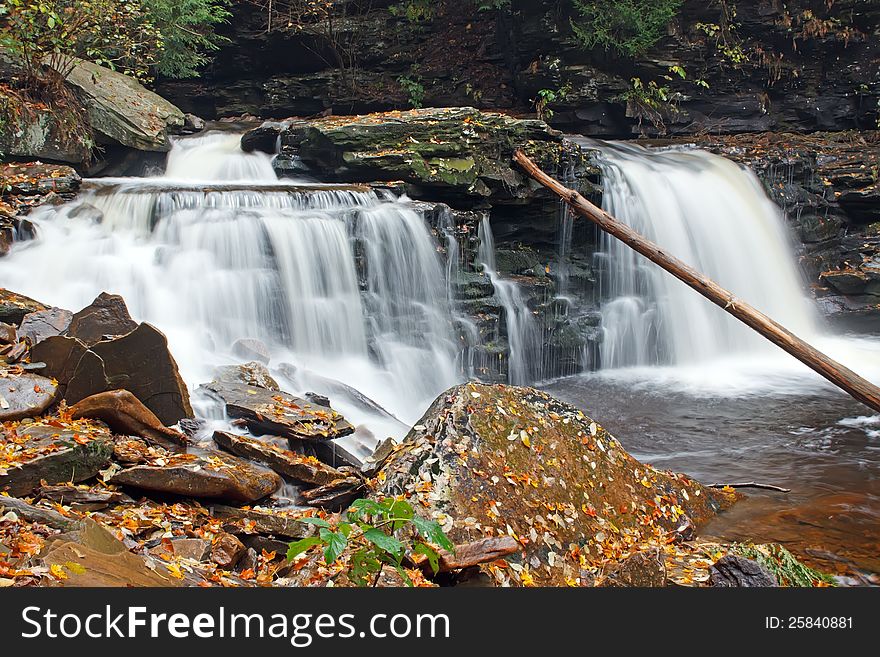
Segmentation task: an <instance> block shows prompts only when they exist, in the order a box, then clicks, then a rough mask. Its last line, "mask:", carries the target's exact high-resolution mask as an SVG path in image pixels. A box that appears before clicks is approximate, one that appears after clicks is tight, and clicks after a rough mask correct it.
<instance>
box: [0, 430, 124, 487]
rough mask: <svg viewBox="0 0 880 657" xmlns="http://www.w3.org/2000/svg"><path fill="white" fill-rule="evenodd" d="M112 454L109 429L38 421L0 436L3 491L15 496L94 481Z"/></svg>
mask: <svg viewBox="0 0 880 657" xmlns="http://www.w3.org/2000/svg"><path fill="white" fill-rule="evenodd" d="M112 454H113V442H112V439H111V435H110V430H109V429H108V428H107V427H106V426H104V425H102V424H98V423H96V422H91V421H89V420H80V421H76V422H66V421H64V420H61V419H59V418H43V419H41V420H40V421H39V422H34V423H31V424H25V425H19V426H17V427H14V428H5V429H4V430H3V432H2V433H0V491H5V492H8V493H9V494H10V495H13V496H15V497H23V496H25V495H29V494H30V493H31V492H33V491H34V490H35V489H36V488H38V487H39V486H40V483H41V481H45V482H46V484H60V483H65V482H69V481H72V482H78V481H85V480H86V479H91V478H92V477H94V476H95V475H96V474H98V471H99V470H101V469H102V468H104V467H105V466H106V465H107V463H108V462H109V460H110V457H111V456H112Z"/></svg>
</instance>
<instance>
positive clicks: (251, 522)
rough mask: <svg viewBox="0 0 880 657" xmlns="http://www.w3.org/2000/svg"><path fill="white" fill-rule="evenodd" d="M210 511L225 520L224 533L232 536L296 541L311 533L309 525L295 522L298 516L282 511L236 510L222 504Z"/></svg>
mask: <svg viewBox="0 0 880 657" xmlns="http://www.w3.org/2000/svg"><path fill="white" fill-rule="evenodd" d="M210 511H211V515H213V516H215V517H217V518H222V519H223V520H226V521H227V522H228V524H229V525H230V526H228V527H227V528H226V531H228V532H230V533H233V534H239V535H242V534H266V535H268V536H278V537H281V538H295V539H298V538H305V537H306V536H308V535H309V532H310V531H311V527H310V525H307V524H305V523H302V522H299V521H298V520H297V517H299V515H298V516H291V515H289V514H288V513H287V512H283V511H282V512H273V511H271V510H266V511H262V510H257V509H238V508H236V507H232V506H225V505H222V504H216V505H214V506H212V507H211V508H210ZM300 515H301V514H300Z"/></svg>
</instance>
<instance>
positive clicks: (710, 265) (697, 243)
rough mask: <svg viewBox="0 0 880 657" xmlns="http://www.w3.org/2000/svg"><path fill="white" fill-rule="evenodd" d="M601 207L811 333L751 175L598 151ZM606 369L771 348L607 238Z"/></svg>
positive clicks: (784, 240) (636, 153)
mask: <svg viewBox="0 0 880 657" xmlns="http://www.w3.org/2000/svg"><path fill="white" fill-rule="evenodd" d="M599 165H600V167H601V168H602V173H603V186H604V196H603V208H604V209H605V210H607V211H608V212H609V213H611V214H612V215H613V216H615V217H617V218H618V219H619V220H621V221H623V222H624V223H626V224H627V225H629V226H631V227H632V228H635V229H636V230H637V231H638V232H640V233H641V234H643V235H645V236H646V237H648V238H649V239H650V240H652V241H654V242H656V243H658V244H660V245H661V246H663V247H664V248H666V249H668V251H669V253H672V254H674V255H675V256H676V257H678V258H680V259H681V260H684V261H685V262H687V263H688V264H690V265H691V266H693V267H695V268H696V269H697V270H699V271H701V272H703V273H705V274H706V275H708V276H709V277H710V278H712V279H714V280H715V281H716V282H718V283H719V284H720V285H722V286H723V287H726V288H727V289H728V290H730V291H731V292H732V293H733V294H734V295H735V296H736V297H739V298H741V299H743V300H746V301H747V302H748V303H750V304H752V305H753V306H755V307H757V308H758V309H760V310H761V311H763V312H764V313H766V314H767V315H769V316H770V317H773V318H774V319H776V320H777V321H779V322H781V323H782V324H783V325H784V326H786V327H788V328H789V329H790V330H792V331H794V332H795V333H797V334H801V335H805V336H807V335H815V334H816V333H817V318H816V314H815V311H813V310H812V309H811V307H810V302H809V301H808V300H807V299H806V298H805V296H804V292H803V289H804V286H803V284H802V281H801V278H800V275H799V273H798V271H797V268H796V266H795V263H794V259H793V257H792V252H793V249H792V245H791V243H790V241H789V239H788V236H787V234H786V231H785V226H784V222H783V219H782V215H781V213H780V211H779V209H778V208H777V207H776V206H775V205H774V204H773V203H772V202H771V201H770V200H769V199H768V198H767V196H766V195H765V194H764V192H763V189H762V188H761V185H760V182H759V181H758V179H757V177H756V176H755V175H754V174H753V173H751V172H750V171H748V170H747V169H744V168H742V167H740V166H738V165H736V164H734V163H733V162H731V161H730V160H726V159H724V158H722V157H719V156H717V155H713V154H711V153H708V152H705V151H698V150H678V151H662V152H650V151H646V150H645V149H642V148H640V147H637V146H631V145H613V146H609V147H606V148H604V149H603V150H602V151H601V156H600V158H599ZM601 248H602V252H603V254H604V255H603V256H602V257H603V258H604V260H605V261H604V263H603V266H604V269H605V271H604V272H603V274H602V278H601V283H602V290H601V293H602V297H603V298H604V299H605V301H604V303H603V307H602V314H603V326H604V329H605V335H604V341H603V344H602V351H601V357H602V366H603V367H606V368H617V367H626V366H639V365H658V364H672V365H686V364H688V363H695V362H704V361H707V360H711V359H713V358H717V357H719V356H727V355H731V354H736V353H749V354H754V353H757V352H761V351H772V350H774V349H775V347H773V346H772V345H770V344H769V343H767V342H766V341H765V340H763V339H762V338H761V337H760V336H758V335H756V334H755V333H754V332H753V331H751V330H749V329H748V328H747V327H745V326H743V325H742V324H741V323H739V322H737V321H736V320H735V319H733V318H732V317H730V316H728V315H727V314H726V313H724V312H721V311H720V310H719V309H718V308H716V307H715V306H713V305H712V304H710V303H708V302H707V301H706V300H705V299H703V298H702V297H700V296H699V295H698V294H696V293H695V292H694V291H693V290H691V289H689V288H688V287H687V286H686V285H685V284H684V283H682V282H680V281H678V280H677V279H675V278H673V277H672V276H670V275H669V274H667V273H666V272H664V271H663V270H662V269H660V268H659V267H657V266H655V265H654V264H652V263H650V262H649V261H648V260H647V259H645V258H643V257H642V256H640V255H638V254H637V253H636V252H635V251H633V250H632V249H630V248H629V247H628V246H626V245H625V244H623V243H622V242H620V241H619V240H617V239H615V238H613V237H610V236H608V235H606V234H604V233H603V237H602V244H601Z"/></svg>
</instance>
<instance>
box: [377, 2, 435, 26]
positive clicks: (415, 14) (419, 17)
mask: <svg viewBox="0 0 880 657" xmlns="http://www.w3.org/2000/svg"><path fill="white" fill-rule="evenodd" d="M388 11H390V12H391V13H392V14H393V15H394V16H397V17H398V18H405V19H406V20H408V21H409V22H410V23H419V22H422V21H429V20H431V19H432V18H434V15H435V13H436V10H435V8H434V3H433V2H432V0H404V2H398V3H397V4H396V5H391V6H390V7H389V8H388Z"/></svg>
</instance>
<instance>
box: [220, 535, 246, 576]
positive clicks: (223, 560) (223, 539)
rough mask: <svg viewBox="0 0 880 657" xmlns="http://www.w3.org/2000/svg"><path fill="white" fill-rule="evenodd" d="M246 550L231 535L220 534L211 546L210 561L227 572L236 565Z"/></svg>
mask: <svg viewBox="0 0 880 657" xmlns="http://www.w3.org/2000/svg"><path fill="white" fill-rule="evenodd" d="M246 551H247V548H246V547H245V546H244V544H243V543H242V542H241V541H239V540H238V539H237V538H236V537H235V536H234V535H232V534H220V535H219V536H218V537H217V538H216V539H214V544H213V545H212V546H211V561H213V562H214V563H215V564H217V565H218V566H220V567H221V568H224V569H225V570H229V569H231V568H233V567H234V566H235V564H236V563H238V560H239V559H241V557H242V556H243V555H244V553H245V552H246Z"/></svg>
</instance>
